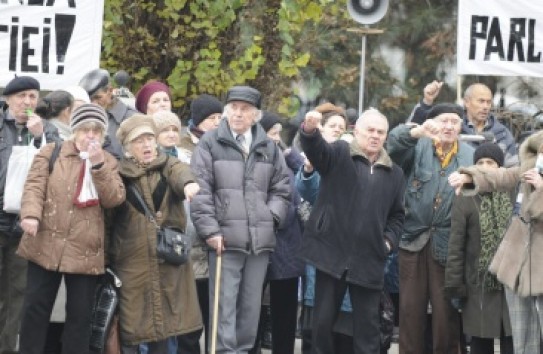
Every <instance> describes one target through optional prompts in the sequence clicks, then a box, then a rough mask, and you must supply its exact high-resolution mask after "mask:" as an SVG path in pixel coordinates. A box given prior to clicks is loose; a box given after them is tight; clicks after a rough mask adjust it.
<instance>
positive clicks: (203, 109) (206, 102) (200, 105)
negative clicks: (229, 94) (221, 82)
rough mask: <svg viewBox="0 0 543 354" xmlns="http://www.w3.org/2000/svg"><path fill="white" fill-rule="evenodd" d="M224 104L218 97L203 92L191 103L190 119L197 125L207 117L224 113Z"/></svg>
mask: <svg viewBox="0 0 543 354" xmlns="http://www.w3.org/2000/svg"><path fill="white" fill-rule="evenodd" d="M222 111H223V106H222V103H221V101H219V100H218V99H217V98H216V97H214V96H211V95H208V94H203V95H200V96H198V97H196V98H195V99H194V100H192V102H191V104H190V119H192V124H193V125H194V126H195V127H197V126H198V125H199V124H200V123H202V122H203V121H204V120H205V119H206V118H207V117H209V116H210V115H212V114H214V113H222Z"/></svg>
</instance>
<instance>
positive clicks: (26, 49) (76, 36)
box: [0, 0, 104, 90]
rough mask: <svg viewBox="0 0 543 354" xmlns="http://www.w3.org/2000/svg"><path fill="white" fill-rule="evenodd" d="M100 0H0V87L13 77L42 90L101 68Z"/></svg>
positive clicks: (75, 80)
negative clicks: (34, 81) (29, 80)
mask: <svg viewBox="0 0 543 354" xmlns="http://www.w3.org/2000/svg"><path fill="white" fill-rule="evenodd" d="M103 14H104V0H0V48H1V49H0V87H5V86H6V84H7V83H8V82H9V81H10V80H11V79H13V77H14V75H15V74H17V75H28V76H32V77H34V78H36V79H37V80H38V81H39V82H40V84H41V88H42V89H44V90H55V89H61V88H64V87H66V86H69V85H76V84H77V83H78V82H79V79H81V77H82V76H83V75H84V74H85V73H86V72H88V71H90V70H92V69H96V68H98V67H99V65H100V51H101V40H102V21H103Z"/></svg>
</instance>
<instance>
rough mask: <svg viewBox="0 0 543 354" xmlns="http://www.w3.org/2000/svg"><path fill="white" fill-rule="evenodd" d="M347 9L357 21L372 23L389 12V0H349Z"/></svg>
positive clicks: (366, 23)
mask: <svg viewBox="0 0 543 354" xmlns="http://www.w3.org/2000/svg"><path fill="white" fill-rule="evenodd" d="M347 10H349V14H350V15H351V17H352V18H353V19H354V20H355V21H356V22H358V23H361V24H363V25H372V24H374V23H377V22H379V21H380V20H381V19H382V18H383V17H384V16H385V14H386V13H387V10H388V0H348V1H347Z"/></svg>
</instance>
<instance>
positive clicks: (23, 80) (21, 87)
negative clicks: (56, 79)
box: [3, 76, 40, 96]
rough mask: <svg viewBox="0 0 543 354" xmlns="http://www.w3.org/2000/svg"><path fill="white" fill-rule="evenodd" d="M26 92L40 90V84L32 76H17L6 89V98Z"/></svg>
mask: <svg viewBox="0 0 543 354" xmlns="http://www.w3.org/2000/svg"><path fill="white" fill-rule="evenodd" d="M26 90H38V91H39V90H40V83H39V82H38V80H36V79H34V78H33V77H31V76H15V77H14V78H13V79H12V80H11V81H10V82H8V84H7V85H6V88H5V89H4V93H3V95H4V96H9V95H13V94H14V93H18V92H21V91H26Z"/></svg>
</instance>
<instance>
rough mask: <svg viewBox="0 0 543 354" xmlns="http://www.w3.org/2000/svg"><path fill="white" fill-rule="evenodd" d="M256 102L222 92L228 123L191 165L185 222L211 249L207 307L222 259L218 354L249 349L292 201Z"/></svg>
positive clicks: (245, 91)
mask: <svg viewBox="0 0 543 354" xmlns="http://www.w3.org/2000/svg"><path fill="white" fill-rule="evenodd" d="M260 102H261V97H260V92H259V91H257V90H256V89H254V88H252V87H248V86H234V87H232V88H231V89H230V90H228V92H227V95H226V106H225V114H226V119H223V120H222V121H221V123H220V124H219V127H218V128H217V129H215V130H212V131H210V132H208V133H207V134H205V135H204V136H203V137H202V138H201V140H200V142H199V143H198V145H197V146H196V149H195V150H194V152H193V155H192V160H191V167H192V170H193V173H194V175H195V176H196V179H197V181H198V184H199V185H200V188H201V189H200V192H199V193H198V194H197V195H196V196H195V197H194V198H193V200H192V202H191V216H192V220H193V222H194V225H195V227H196V231H197V234H198V235H199V236H200V237H201V238H202V239H204V240H205V241H206V242H207V245H208V246H209V248H210V253H209V284H210V285H209V297H210V303H211V304H213V303H214V297H215V277H216V264H217V259H218V257H219V256H220V257H221V259H222V268H221V269H222V275H221V277H220V279H219V281H220V291H219V309H218V332H217V348H216V349H217V353H247V352H248V351H249V350H250V349H251V348H252V347H253V344H254V341H255V337H256V332H257V328H258V319H259V314H260V305H261V296H262V285H263V282H264V277H265V275H266V269H267V267H268V259H269V256H270V252H272V251H273V249H274V247H275V230H276V229H277V226H278V225H279V224H280V223H281V221H282V220H283V219H284V217H285V215H286V211H287V208H288V203H289V200H290V199H289V198H290V187H289V177H288V172H287V167H286V164H285V161H284V159H283V155H282V153H281V151H280V150H279V148H278V147H277V145H276V144H275V143H274V142H273V141H271V140H270V139H268V138H267V136H266V132H265V131H264V130H263V129H262V127H261V126H260V125H259V124H255V123H256V121H257V120H258V119H259V118H260V116H261V111H260ZM212 312H213V311H212ZM210 318H213V313H211V314H210Z"/></svg>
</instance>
